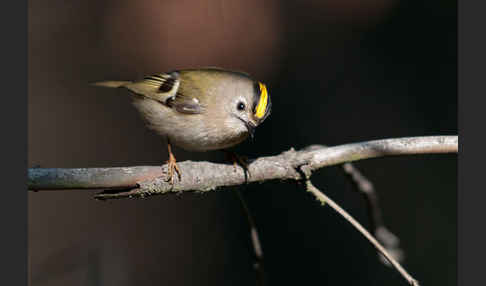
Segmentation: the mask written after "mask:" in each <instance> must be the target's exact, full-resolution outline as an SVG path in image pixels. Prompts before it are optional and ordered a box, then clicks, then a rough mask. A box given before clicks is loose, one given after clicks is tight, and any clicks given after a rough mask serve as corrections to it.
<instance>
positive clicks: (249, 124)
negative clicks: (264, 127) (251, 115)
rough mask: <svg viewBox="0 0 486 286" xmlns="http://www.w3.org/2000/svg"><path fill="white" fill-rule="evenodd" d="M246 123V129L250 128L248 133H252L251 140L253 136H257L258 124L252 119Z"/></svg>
mask: <svg viewBox="0 0 486 286" xmlns="http://www.w3.org/2000/svg"><path fill="white" fill-rule="evenodd" d="M245 125H246V129H248V133H249V134H250V138H251V140H253V138H254V137H255V128H256V124H255V123H253V122H251V121H248V122H245Z"/></svg>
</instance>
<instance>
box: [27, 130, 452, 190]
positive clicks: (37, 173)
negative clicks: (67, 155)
mask: <svg viewBox="0 0 486 286" xmlns="http://www.w3.org/2000/svg"><path fill="white" fill-rule="evenodd" d="M457 150H458V137H457V136H428V137H408V138H395V139H383V140H374V141H367V142H361V143H354V144H346V145H340V146H335V147H324V146H319V145H312V146H309V147H307V148H304V149H303V150H300V151H295V150H294V149H293V148H291V149H290V150H289V151H286V152H283V153H282V154H280V155H276V156H270V157H261V158H257V159H255V160H251V161H250V163H249V165H248V171H249V173H250V174H251V175H250V176H249V177H248V178H245V173H244V170H243V169H239V168H238V169H236V168H234V166H233V165H232V164H217V163H210V162H192V161H185V162H180V163H178V165H179V168H180V169H181V172H182V180H181V181H178V180H177V178H176V180H175V183H174V185H170V184H169V183H168V182H166V181H165V179H164V178H165V177H166V175H167V165H164V166H162V167H160V166H141V167H123V168H81V169H44V168H32V169H29V170H28V189H29V190H35V191H40V190H64V189H111V190H107V191H105V192H103V193H100V194H98V195H97V196H96V198H98V199H115V198H126V197H145V196H149V195H155V194H165V193H171V192H184V191H197V192H206V191H211V190H215V189H217V188H221V187H225V186H234V185H241V184H244V183H253V182H265V181H269V180H302V179H305V178H304V177H303V176H302V174H301V172H302V171H305V172H306V173H312V171H315V170H317V169H320V168H323V167H326V166H332V165H338V164H342V163H346V162H352V161H357V160H363V159H369V158H377V157H383V156H398V155H412V154H434V153H457Z"/></svg>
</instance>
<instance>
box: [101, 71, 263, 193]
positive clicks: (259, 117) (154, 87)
mask: <svg viewBox="0 0 486 286" xmlns="http://www.w3.org/2000/svg"><path fill="white" fill-rule="evenodd" d="M93 85H94V86H100V87H108V88H124V89H127V90H129V93H130V95H131V98H132V103H133V105H134V106H135V108H136V109H137V110H138V111H139V113H140V115H141V117H142V118H143V120H144V121H145V122H146V125H147V127H148V128H149V129H151V130H153V131H154V132H156V133H157V134H158V135H160V136H162V137H165V138H166V139H167V150H168V153H169V158H168V161H167V164H168V172H167V175H168V177H167V182H170V183H171V184H174V174H175V173H177V176H178V178H179V181H180V180H181V170H180V168H179V167H178V165H177V160H176V157H175V155H174V153H173V152H172V145H175V146H177V147H180V148H182V149H184V150H187V151H195V152H205V151H212V150H225V149H227V148H230V147H233V146H235V145H237V144H240V143H241V142H243V141H244V140H246V139H247V138H248V137H250V138H253V137H254V134H255V129H256V127H258V126H259V125H260V124H262V123H263V122H264V121H265V119H266V118H267V117H268V116H269V115H270V113H271V110H272V102H271V100H270V95H269V93H268V90H267V87H266V85H265V84H264V83H262V82H260V81H256V80H253V79H252V78H251V77H250V75H249V74H247V73H244V72H240V71H231V70H226V69H222V68H216V67H206V68H193V69H179V70H173V71H169V72H164V73H158V74H153V75H150V76H145V77H144V78H142V79H138V80H134V81H101V82H95V83H93Z"/></svg>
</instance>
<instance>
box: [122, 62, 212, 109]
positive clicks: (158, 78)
mask: <svg viewBox="0 0 486 286" xmlns="http://www.w3.org/2000/svg"><path fill="white" fill-rule="evenodd" d="M125 87H126V88H128V89H129V90H131V91H132V92H134V93H136V94H139V95H142V96H145V97H148V98H151V99H153V100H157V101H159V102H161V103H163V104H165V105H167V106H168V107H171V108H174V109H175V110H176V111H178V112H181V113H187V114H198V113H201V112H202V111H203V109H204V106H203V105H202V104H201V103H200V102H199V100H198V99H197V98H196V97H192V96H188V94H198V93H197V92H198V91H193V90H191V87H190V86H187V85H184V84H181V79H180V77H179V73H178V72H169V73H162V74H155V75H151V76H146V77H145V78H144V79H142V80H138V81H134V82H132V83H130V84H127V85H125ZM192 92H196V93H192Z"/></svg>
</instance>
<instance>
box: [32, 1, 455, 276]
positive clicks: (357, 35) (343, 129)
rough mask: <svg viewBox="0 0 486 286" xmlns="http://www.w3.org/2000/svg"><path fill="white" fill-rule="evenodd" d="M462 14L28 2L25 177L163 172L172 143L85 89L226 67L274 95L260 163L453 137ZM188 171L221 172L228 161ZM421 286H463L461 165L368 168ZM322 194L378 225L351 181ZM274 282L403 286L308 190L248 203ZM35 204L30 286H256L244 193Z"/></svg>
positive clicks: (55, 196)
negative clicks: (319, 150) (370, 144)
mask: <svg viewBox="0 0 486 286" xmlns="http://www.w3.org/2000/svg"><path fill="white" fill-rule="evenodd" d="M456 11H457V9H456V1H438V0H436V1H432V0H428V1H412V0H411V1H385V0H376V1H358V0H348V1H311V0H304V1H256V0H251V1H220V0H214V1H213V0H211V1H175V0H173V1H138V2H137V1H120V0H118V1H115V0H113V1H95V0H90V1H79V2H74V1H71V2H65V1H57V0H56V1H48V2H45V1H30V3H29V17H28V18H29V24H28V29H29V33H28V41H29V46H28V54H29V58H28V61H29V66H28V68H29V79H28V80H29V85H28V89H29V98H28V100H29V106H28V115H29V119H28V124H29V132H28V137H29V141H28V151H29V166H33V165H37V164H40V165H41V166H42V167H101V166H103V167H108V166H132V165H157V164H161V163H162V162H163V161H165V160H166V159H167V153H166V146H165V142H164V141H163V140H162V139H161V138H159V137H158V136H156V135H155V134H152V133H151V132H150V131H148V130H147V129H145V128H144V126H143V122H142V121H141V119H140V118H139V116H138V114H137V112H136V111H135V109H134V108H133V107H132V106H131V105H130V100H129V98H128V95H127V93H125V92H123V91H115V90H106V89H95V88H92V87H89V86H88V83H89V82H92V81H97V80H105V79H134V78H139V77H141V76H143V75H145V74H150V73H154V72H162V71H167V70H172V69H177V68H187V67H197V66H208V65H210V66H221V67H225V68H229V69H237V70H244V71H247V72H249V73H250V74H252V75H253V77H254V78H256V79H259V80H261V81H263V82H265V83H267V85H268V87H269V92H270V95H271V96H272V103H273V112H272V115H271V116H270V117H269V118H268V119H267V121H265V123H264V124H263V125H262V126H260V127H259V128H258V130H257V134H256V140H255V141H254V142H253V143H250V142H247V143H245V144H243V145H241V146H239V147H238V151H239V153H242V154H246V155H248V156H250V157H256V156H262V155H272V154H278V153H280V152H282V151H285V150H288V149H289V148H290V147H294V148H302V147H305V146H307V145H311V144H326V145H337V144H344V143H350V142H357V141H365V140H372V139H379V138H388V137H401V136H421V135H447V134H457V96H456V95H457V81H456V75H457V73H456V60H457V57H456V39H457V29H456ZM176 155H177V158H178V160H181V161H182V160H189V159H190V160H222V158H223V155H222V154H220V153H218V152H211V153H187V152H184V151H182V150H180V149H176ZM356 166H357V167H359V168H360V170H361V171H362V172H363V173H364V174H365V175H366V176H368V178H369V179H371V180H372V181H373V182H374V184H375V187H376V188H377V190H378V193H379V195H380V199H381V204H382V207H383V212H384V218H385V222H386V223H387V225H388V226H389V228H390V229H391V230H392V231H393V232H394V233H395V234H397V235H398V236H399V237H400V238H401V243H402V246H403V248H404V250H405V251H406V256H407V257H406V261H405V263H404V266H405V268H406V269H407V270H408V271H409V272H410V273H411V274H412V275H413V276H414V277H415V278H417V279H418V280H419V281H420V282H422V284H423V285H455V284H456V276H457V273H456V265H457V263H456V258H457V255H456V249H457V248H456V227H457V218H456V186H457V179H456V173H457V159H456V155H427V156H408V157H401V158H383V159H375V160H368V161H362V162H358V163H356ZM313 178H314V179H313V181H314V183H315V185H316V186H318V187H320V188H321V189H322V190H323V191H325V192H326V193H327V194H328V195H329V196H330V197H331V198H333V199H335V200H336V201H337V202H338V203H340V204H341V205H342V206H343V207H344V208H345V209H346V210H348V211H349V212H350V213H351V214H352V215H353V216H355V217H356V218H357V219H358V220H359V221H360V222H362V223H363V224H364V225H365V226H367V225H368V224H367V216H366V210H365V208H364V206H365V204H364V201H363V199H362V197H361V196H360V195H358V194H356V193H354V192H353V191H352V186H351V184H350V183H349V182H348V181H347V180H346V178H345V177H344V175H343V173H342V171H341V170H340V168H339V167H333V168H326V169H323V170H321V171H319V172H317V173H316V174H314V177H313ZM242 191H243V194H244V195H245V197H246V198H247V200H248V204H249V206H250V208H251V210H252V212H253V215H254V216H255V219H256V222H257V225H258V228H259V231H260V235H261V240H262V243H263V250H264V253H265V258H266V264H265V266H266V272H267V277H268V284H269V285H278V284H284V285H286V284H288V285H292V284H295V283H305V282H309V283H320V284H324V285H355V284H358V283H359V284H360V285H390V284H391V285H405V282H403V280H402V278H401V277H399V276H398V274H396V272H395V271H394V270H392V269H390V268H387V267H385V266H383V265H382V264H381V263H380V262H379V260H378V259H377V257H376V255H375V252H374V249H373V248H372V247H371V246H370V244H369V243H368V242H367V241H366V240H365V239H364V238H363V237H362V236H361V235H360V234H358V233H357V232H356V231H355V230H354V229H353V228H352V227H351V226H350V225H348V224H347V223H346V222H344V220H343V219H342V218H341V217H339V216H338V215H336V214H335V213H334V212H333V211H331V210H330V208H323V207H321V206H320V205H319V204H318V203H317V202H316V201H315V199H314V198H313V197H311V196H310V195H309V194H308V193H306V192H305V190H304V189H303V187H302V186H298V185H295V184H292V183H269V184H264V185H251V186H246V187H244V188H243V189H242ZM94 193H95V191H56V192H54V191H53V192H38V193H29V209H28V211H29V282H30V285H139V284H140V285H160V284H164V285H214V284H217V285H222V284H230V285H254V283H255V275H254V271H253V269H252V263H253V257H252V250H251V245H250V242H249V232H248V224H247V222H246V219H245V217H244V214H243V213H242V210H241V207H240V205H239V203H238V200H237V197H236V195H235V194H234V193H233V192H232V191H231V190H226V191H221V192H213V193H211V194H207V195H195V194H183V195H180V196H159V197H152V198H150V199H146V200H119V201H110V202H98V201H95V200H93V199H92V195H93V194H94Z"/></svg>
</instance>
